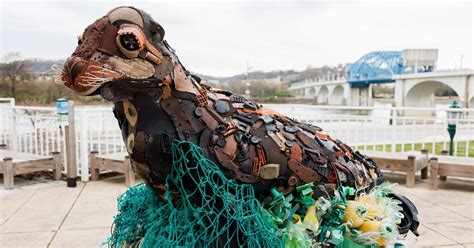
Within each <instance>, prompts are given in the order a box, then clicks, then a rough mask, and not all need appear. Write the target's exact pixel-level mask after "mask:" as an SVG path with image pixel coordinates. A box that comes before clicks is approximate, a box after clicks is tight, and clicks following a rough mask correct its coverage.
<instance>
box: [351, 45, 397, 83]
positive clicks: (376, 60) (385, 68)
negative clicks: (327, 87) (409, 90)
mask: <svg viewBox="0 0 474 248" xmlns="http://www.w3.org/2000/svg"><path fill="white" fill-rule="evenodd" d="M403 68H404V67H403V58H402V53H401V52H399V51H378V52H371V53H368V54H366V55H364V56H363V57H362V58H360V59H359V60H357V62H355V63H354V64H352V65H351V66H350V68H349V72H348V77H347V78H348V79H347V82H348V83H349V84H350V85H351V86H366V85H369V84H371V83H392V82H395V80H393V78H392V76H393V75H394V74H403Z"/></svg>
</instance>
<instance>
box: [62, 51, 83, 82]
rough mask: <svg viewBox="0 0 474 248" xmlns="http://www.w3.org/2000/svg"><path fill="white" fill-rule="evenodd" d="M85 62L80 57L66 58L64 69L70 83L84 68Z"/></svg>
mask: <svg viewBox="0 0 474 248" xmlns="http://www.w3.org/2000/svg"><path fill="white" fill-rule="evenodd" d="M84 67H85V63H84V62H83V60H82V59H81V58H80V57H69V58H68V59H67V60H66V65H65V68H64V70H65V71H66V72H67V74H68V76H69V81H70V83H73V82H74V80H75V79H76V77H77V76H78V75H79V74H80V73H81V72H82V71H83V70H84Z"/></svg>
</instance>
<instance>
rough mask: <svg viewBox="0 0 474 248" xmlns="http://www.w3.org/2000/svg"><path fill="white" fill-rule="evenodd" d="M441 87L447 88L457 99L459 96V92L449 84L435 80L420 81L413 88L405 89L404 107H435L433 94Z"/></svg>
mask: <svg viewBox="0 0 474 248" xmlns="http://www.w3.org/2000/svg"><path fill="white" fill-rule="evenodd" d="M441 87H447V88H449V89H451V90H452V91H453V92H454V93H455V94H456V96H457V97H459V96H460V95H461V94H460V92H458V91H457V90H456V89H454V88H453V87H451V86H450V85H449V84H446V83H443V82H440V81H435V80H427V81H421V82H419V83H417V84H415V85H413V87H411V88H409V89H407V93H406V95H405V103H406V104H405V106H407V107H435V104H434V94H435V92H436V90H438V89H440V88H441Z"/></svg>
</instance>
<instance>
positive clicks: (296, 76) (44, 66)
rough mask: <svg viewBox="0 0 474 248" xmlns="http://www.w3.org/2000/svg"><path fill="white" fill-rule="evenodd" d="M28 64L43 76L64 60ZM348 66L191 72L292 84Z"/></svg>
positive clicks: (228, 80)
mask: <svg viewBox="0 0 474 248" xmlns="http://www.w3.org/2000/svg"><path fill="white" fill-rule="evenodd" d="M28 61H29V62H30V65H31V66H30V71H31V73H33V74H43V73H48V72H51V66H52V65H54V64H59V65H63V64H64V60H43V59H31V60H28ZM347 66H348V64H339V65H337V66H323V67H308V68H306V69H304V70H302V71H295V70H275V71H269V72H265V71H252V72H250V73H249V74H248V75H245V74H244V73H242V74H237V75H233V76H229V77H214V76H210V75H204V74H200V73H198V72H193V73H194V74H196V75H198V76H199V77H200V78H202V79H204V80H206V81H211V80H212V81H214V80H217V81H219V82H220V83H236V82H240V81H242V80H246V79H257V80H258V79H270V78H280V80H281V81H282V82H284V83H290V84H291V83H294V82H297V81H300V80H304V79H306V78H315V77H324V76H327V75H328V74H331V75H340V76H342V75H345V74H346V68H347Z"/></svg>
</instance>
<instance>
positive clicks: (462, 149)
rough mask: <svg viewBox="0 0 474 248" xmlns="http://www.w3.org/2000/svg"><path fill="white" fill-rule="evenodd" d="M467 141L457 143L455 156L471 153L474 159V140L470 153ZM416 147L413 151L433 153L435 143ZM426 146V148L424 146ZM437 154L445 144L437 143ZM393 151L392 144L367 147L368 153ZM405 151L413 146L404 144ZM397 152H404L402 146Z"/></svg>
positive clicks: (362, 147)
mask: <svg viewBox="0 0 474 248" xmlns="http://www.w3.org/2000/svg"><path fill="white" fill-rule="evenodd" d="M466 143H467V142H466V141H458V142H457V153H456V154H455V155H456V156H458V157H465V156H466V152H469V153H468V154H469V155H468V157H474V140H471V141H469V151H466ZM413 145H414V146H415V147H414V149H413V150H415V151H421V149H427V150H428V152H429V153H432V151H433V143H415V144H413ZM423 145H424V146H423ZM434 145H435V154H436V155H440V154H441V151H442V150H444V149H443V142H435V143H434ZM384 146H385V151H392V145H391V144H385V145H384V144H380V145H367V146H366V150H368V151H374V150H375V151H384ZM403 148H404V149H403V151H411V150H412V144H403ZM357 149H359V150H363V149H364V146H357ZM446 150H449V143H446ZM395 151H396V152H402V144H395Z"/></svg>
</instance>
